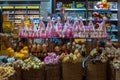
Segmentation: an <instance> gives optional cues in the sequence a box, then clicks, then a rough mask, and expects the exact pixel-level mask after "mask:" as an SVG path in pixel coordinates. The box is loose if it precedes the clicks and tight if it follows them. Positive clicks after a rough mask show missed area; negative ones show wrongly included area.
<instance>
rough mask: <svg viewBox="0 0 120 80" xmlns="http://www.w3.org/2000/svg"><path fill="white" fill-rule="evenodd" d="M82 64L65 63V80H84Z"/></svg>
mask: <svg viewBox="0 0 120 80" xmlns="http://www.w3.org/2000/svg"><path fill="white" fill-rule="evenodd" d="M82 73H83V68H82V63H76V64H73V63H63V64H62V77H63V80H82Z"/></svg>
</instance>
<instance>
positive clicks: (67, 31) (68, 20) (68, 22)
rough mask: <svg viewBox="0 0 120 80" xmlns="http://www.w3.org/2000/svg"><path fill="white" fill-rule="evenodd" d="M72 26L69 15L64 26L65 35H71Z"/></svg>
mask: <svg viewBox="0 0 120 80" xmlns="http://www.w3.org/2000/svg"><path fill="white" fill-rule="evenodd" d="M70 26H71V25H70V18H69V17H67V21H66V23H65V25H64V28H63V37H69V32H70V30H69V27H70Z"/></svg>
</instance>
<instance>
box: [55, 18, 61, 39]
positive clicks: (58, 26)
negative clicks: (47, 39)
mask: <svg viewBox="0 0 120 80" xmlns="http://www.w3.org/2000/svg"><path fill="white" fill-rule="evenodd" d="M55 33H56V34H55V37H62V23H61V18H60V17H58V18H57V23H56V25H55Z"/></svg>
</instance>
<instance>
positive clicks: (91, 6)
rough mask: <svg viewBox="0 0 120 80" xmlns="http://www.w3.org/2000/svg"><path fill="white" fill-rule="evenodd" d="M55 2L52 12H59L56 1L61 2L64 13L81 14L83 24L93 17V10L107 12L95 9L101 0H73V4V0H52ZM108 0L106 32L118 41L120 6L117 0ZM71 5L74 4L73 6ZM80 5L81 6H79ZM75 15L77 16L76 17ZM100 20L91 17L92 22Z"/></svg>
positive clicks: (119, 38) (113, 39)
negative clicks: (108, 13)
mask: <svg viewBox="0 0 120 80" xmlns="http://www.w3.org/2000/svg"><path fill="white" fill-rule="evenodd" d="M54 1H55V2H54V3H56V4H55V5H54V7H55V8H54V13H56V12H60V11H61V8H60V7H59V6H58V5H57V3H58V2H62V3H63V5H62V6H63V7H64V8H65V15H66V13H67V14H68V13H76V14H78V16H81V15H82V18H83V20H84V21H85V25H87V24H88V21H89V18H90V17H92V18H93V12H96V11H99V12H100V11H101V12H105V11H106V12H107V10H100V9H95V5H96V4H97V3H98V2H99V1H101V0H95V1H93V0H73V1H75V4H73V1H71V0H54ZM107 1H108V2H110V8H109V10H108V12H110V13H111V18H109V19H108V20H107V24H109V26H108V25H106V26H107V27H109V29H108V31H107V32H108V34H109V36H110V37H111V40H112V41H118V40H120V37H119V36H120V35H119V31H120V21H119V19H120V16H119V15H118V14H120V9H119V8H120V7H119V5H118V4H119V3H120V1H119V0H107ZM73 5H75V6H74V7H73ZM80 6H82V7H80ZM78 16H77V17H78ZM101 21H102V20H95V18H93V22H94V23H95V22H101Z"/></svg>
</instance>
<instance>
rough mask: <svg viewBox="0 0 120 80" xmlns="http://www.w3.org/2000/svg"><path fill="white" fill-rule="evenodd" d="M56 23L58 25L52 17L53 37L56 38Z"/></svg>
mask: <svg viewBox="0 0 120 80" xmlns="http://www.w3.org/2000/svg"><path fill="white" fill-rule="evenodd" d="M55 23H56V19H55V18H54V17H52V30H51V36H52V37H55Z"/></svg>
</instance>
